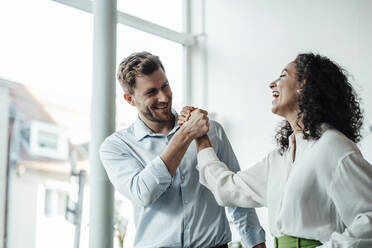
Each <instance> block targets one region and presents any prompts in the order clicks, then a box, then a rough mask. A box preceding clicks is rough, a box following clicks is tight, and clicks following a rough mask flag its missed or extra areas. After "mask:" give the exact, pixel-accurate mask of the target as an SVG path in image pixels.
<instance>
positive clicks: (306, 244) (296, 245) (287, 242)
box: [274, 236, 322, 248]
mask: <svg viewBox="0 0 372 248" xmlns="http://www.w3.org/2000/svg"><path fill="white" fill-rule="evenodd" d="M274 242H275V248H315V247H317V246H320V245H322V243H320V242H319V241H317V240H311V239H303V238H296V237H292V236H281V237H279V238H275V240H274Z"/></svg>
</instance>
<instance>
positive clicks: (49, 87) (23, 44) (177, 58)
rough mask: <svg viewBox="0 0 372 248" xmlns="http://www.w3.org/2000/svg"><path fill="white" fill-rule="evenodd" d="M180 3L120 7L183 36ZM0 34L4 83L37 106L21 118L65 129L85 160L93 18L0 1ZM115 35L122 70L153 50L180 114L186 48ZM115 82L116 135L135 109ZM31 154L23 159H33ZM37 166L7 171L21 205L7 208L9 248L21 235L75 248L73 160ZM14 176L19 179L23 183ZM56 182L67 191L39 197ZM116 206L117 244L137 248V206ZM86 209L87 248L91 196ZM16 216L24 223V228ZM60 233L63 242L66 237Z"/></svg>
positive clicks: (48, 141) (135, 34)
mask: <svg viewBox="0 0 372 248" xmlns="http://www.w3.org/2000/svg"><path fill="white" fill-rule="evenodd" d="M181 3H182V1H174V0H167V1H146V3H145V1H144V0H138V1H118V4H119V9H120V10H121V11H123V12H126V13H129V14H132V15H138V16H139V17H141V18H143V19H146V20H149V21H152V22H155V23H158V24H160V25H165V26H167V27H168V28H172V29H175V30H178V31H181V21H182V11H181V7H182V6H181ZM122 4H124V5H122ZM141 5H143V6H147V7H146V9H143V7H142V9H141ZM20 6H22V7H20ZM120 6H124V7H125V8H121V7H120ZM0 30H1V39H0V54H1V56H0V78H3V79H7V80H9V81H11V84H17V85H23V86H25V87H24V89H25V91H23V92H22V94H23V93H24V95H19V97H20V98H22V99H21V100H25V99H26V98H27V99H28V100H30V99H33V100H32V104H30V102H28V101H27V102H26V101H25V102H24V103H23V106H26V105H29V106H28V108H25V109H28V110H27V111H29V112H27V113H19V114H20V116H23V117H25V116H28V117H30V118H31V120H32V118H34V117H42V119H44V121H45V120H51V121H52V122H53V124H54V125H56V126H58V127H59V128H61V129H63V131H64V133H65V134H66V136H67V137H68V138H69V141H70V143H71V145H72V146H71V147H72V148H76V147H78V148H79V149H80V150H79V156H78V159H79V160H80V161H81V160H82V159H84V158H83V157H82V155H84V152H82V149H83V148H84V149H85V148H86V147H87V146H86V144H87V143H88V142H89V140H90V111H91V110H90V104H91V85H92V64H93V62H92V59H93V54H92V51H93V48H92V45H93V40H92V37H93V18H92V15H91V14H89V13H86V12H83V11H80V10H77V9H74V8H71V7H68V6H65V5H63V4H60V3H57V2H54V1H44V0H34V1H29V0H12V1H0ZM117 31H118V33H117V64H119V63H120V62H121V60H122V59H123V58H124V57H126V56H128V55H130V54H131V53H133V52H138V51H148V52H151V53H153V54H156V55H158V56H159V57H160V59H161V60H162V62H163V64H164V66H165V69H166V75H167V77H168V79H169V82H170V85H171V88H172V91H173V106H174V107H175V108H176V110H179V109H180V107H181V106H182V101H183V99H182V97H183V83H182V79H183V64H182V63H183V60H182V56H183V51H182V45H179V44H177V43H174V42H171V41H168V40H165V39H163V38H159V37H156V36H154V35H150V34H146V33H144V32H142V31H138V30H135V29H133V28H129V27H126V26H123V25H121V24H120V25H118V27H117ZM115 83H116V89H117V101H116V104H117V105H116V106H117V129H120V128H124V127H127V126H128V125H129V124H130V123H132V122H133V121H134V120H135V118H136V108H135V107H132V106H130V105H129V104H128V103H127V102H125V101H124V99H123V98H122V94H123V93H122V89H121V88H120V86H119V84H118V83H117V82H115ZM11 97H13V96H11ZM23 97H24V98H23ZM36 109H38V111H36ZM36 112H37V113H36ZM23 117H22V118H23ZM22 121H23V120H22ZM29 136H30V133H29V132H28V131H27V130H24V134H23V135H22V137H29ZM42 136H43V137H44V136H45V137H44V139H43V140H42V141H43V143H42V144H43V145H47V146H50V147H53V146H55V145H56V144H55V143H53V141H54V139H53V138H55V137H54V136H53V135H51V134H50V133H43V135H42ZM82 144H85V145H82ZM85 150H86V149H85ZM28 155H29V156H28V157H27V158H26V159H28V158H30V157H31V156H30V154H28ZM31 155H32V154H31ZM85 156H86V157H85V162H84V161H83V162H82V163H85V165H84V166H86V167H87V165H86V164H87V154H85ZM37 159H38V158H32V161H22V163H24V164H21V166H20V167H19V168H21V169H22V168H23V169H22V170H21V169H19V170H12V171H11V172H10V173H12V175H14V176H11V177H10V178H11V180H10V181H11V182H10V183H11V184H12V185H11V188H12V189H14V190H13V191H12V192H11V194H13V195H15V196H17V197H18V198H14V199H15V200H14V201H12V200H11V201H10V202H9V204H10V206H8V207H9V208H12V214H13V215H12V216H10V217H9V219H8V221H9V222H11V223H9V226H10V227H11V228H9V229H8V230H7V231H8V235H9V236H8V238H9V239H8V240H9V242H10V243H11V244H16V243H17V242H19V241H18V240H17V238H16V236H17V233H19V232H24V233H27V235H26V236H24V237H23V240H22V242H28V243H33V242H34V241H35V240H36V241H35V242H36V247H38V248H44V247H50V246H51V244H52V246H54V247H72V245H73V239H74V226H73V225H72V224H71V223H70V222H68V221H67V220H66V219H65V218H64V212H65V210H66V209H65V205H66V194H67V193H64V192H65V191H68V190H69V188H68V187H69V186H68V185H69V183H70V180H69V177H68V174H69V172H70V171H69V170H70V166H71V164H70V161H69V160H65V161H49V160H48V159H49V158H44V159H43V161H41V162H40V163H39V161H38V160H37ZM28 166H32V169H28ZM88 169H89V168H88ZM35 170H36V171H37V172H38V171H39V170H40V173H35V172H34V171H35ZM16 173H18V174H20V173H21V174H22V176H19V175H18V174H16ZM13 179H14V180H13ZM51 179H53V180H55V181H57V183H60V185H62V186H61V188H59V190H58V191H56V190H52V189H49V188H47V189H45V190H39V191H37V190H36V189H40V188H43V189H44V185H45V182H46V181H48V180H51ZM87 187H89V185H87ZM25 189H28V191H25ZM31 189H35V190H33V191H31ZM88 192H89V191H86V193H88ZM23 198H25V199H26V198H27V201H28V202H30V206H26V205H25V204H22V205H20V204H17V199H23ZM11 199H13V198H12V197H11ZM117 201H118V202H120V204H119V205H120V207H119V208H118V209H119V211H118V213H119V215H117V216H116V220H118V221H117V222H116V223H115V224H116V226H115V228H116V229H115V230H116V232H117V233H116V234H118V235H116V236H115V237H116V238H119V237H123V233H124V232H125V238H124V243H125V245H124V247H132V245H133V238H134V230H135V229H134V223H133V212H132V209H131V208H132V207H131V204H130V202H129V201H128V200H127V199H125V198H124V197H122V196H120V195H118V196H117ZM31 203H34V204H31ZM83 209H84V210H83V213H82V214H83V219H82V225H81V236H80V238H81V242H80V244H81V247H87V245H88V235H89V230H88V227H89V226H88V218H89V213H88V210H89V195H88V194H85V196H84V203H83ZM19 213H22V216H23V217H24V218H23V217H22V221H21V218H20V217H19ZM17 215H18V216H17ZM26 215H27V216H26ZM25 216H26V217H27V218H26V217H25ZM21 222H22V223H21ZM27 230H33V232H28V231H27ZM61 233H63V234H64V235H63V236H61V235H60V234H61ZM119 234H120V235H119ZM115 244H116V241H115ZM12 247H22V246H18V245H14V246H12Z"/></svg>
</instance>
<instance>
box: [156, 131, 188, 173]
mask: <svg viewBox="0 0 372 248" xmlns="http://www.w3.org/2000/svg"><path fill="white" fill-rule="evenodd" d="M191 142H192V138H191V137H190V135H189V134H188V133H187V131H185V130H183V129H182V128H181V129H180V130H178V132H176V133H175V134H174V136H173V138H172V139H171V141H170V142H169V144H168V145H167V147H166V148H165V150H164V151H163V153H162V154H161V155H160V157H161V159H162V160H163V162H164V164H165V165H166V166H167V168H168V171H169V174H170V175H171V176H173V175H174V174H175V173H176V170H177V168H178V165H179V163H180V162H181V160H182V158H183V156H184V155H185V153H186V151H187V149H188V147H189V145H190V144H191Z"/></svg>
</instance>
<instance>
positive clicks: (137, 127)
mask: <svg viewBox="0 0 372 248" xmlns="http://www.w3.org/2000/svg"><path fill="white" fill-rule="evenodd" d="M172 114H173V116H174V123H175V125H174V127H173V129H172V130H171V131H170V132H169V134H168V135H171V134H173V133H175V132H176V131H177V130H178V129H179V128H180V127H179V126H178V114H177V112H176V111H175V110H174V109H173V108H172ZM133 132H134V136H135V137H136V140H137V141H140V140H142V139H143V138H145V137H147V136H164V134H159V133H154V132H153V131H152V130H151V129H150V128H149V127H148V126H146V124H145V123H144V122H143V121H142V120H141V119H140V118H139V116H137V120H136V121H135V122H134V124H133Z"/></svg>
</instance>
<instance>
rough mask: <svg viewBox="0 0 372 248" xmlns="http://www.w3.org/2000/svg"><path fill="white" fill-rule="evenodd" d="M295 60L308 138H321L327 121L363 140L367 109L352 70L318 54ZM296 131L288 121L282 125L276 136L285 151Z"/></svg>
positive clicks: (304, 133) (304, 132)
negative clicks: (353, 81) (354, 84)
mask: <svg viewBox="0 0 372 248" xmlns="http://www.w3.org/2000/svg"><path fill="white" fill-rule="evenodd" d="M294 62H295V64H296V71H297V81H298V82H299V83H300V84H301V89H302V90H301V96H300V100H299V109H300V112H299V113H298V115H297V123H298V122H299V119H300V118H302V123H303V126H304V129H303V131H302V132H303V135H304V139H315V140H317V139H319V138H320V136H321V134H322V132H321V124H323V123H327V124H329V125H331V126H332V127H333V128H335V129H337V130H338V131H340V132H342V133H343V134H344V135H345V136H346V137H348V138H349V139H350V140H352V141H353V142H355V143H357V142H359V141H360V139H361V134H360V129H361V127H362V125H363V113H362V110H361V108H360V104H359V98H358V96H357V94H356V92H355V91H354V89H353V87H352V86H351V84H350V82H349V79H348V73H347V72H346V71H345V70H344V69H343V68H341V67H340V66H339V65H338V64H337V63H335V62H333V61H331V60H330V59H329V58H327V57H325V56H321V55H318V54H313V53H303V54H299V55H298V56H297V57H296V59H295V61H294ZM292 133H293V130H292V128H291V125H290V124H289V122H288V121H284V122H283V123H282V124H281V125H280V126H279V129H278V131H277V133H276V135H275V139H276V141H277V144H278V145H279V150H280V153H281V154H283V153H284V152H285V151H286V150H287V149H288V145H289V140H288V138H289V136H290V135H291V134H292Z"/></svg>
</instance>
